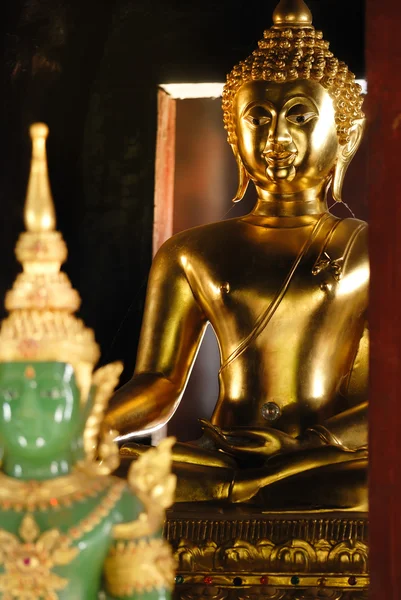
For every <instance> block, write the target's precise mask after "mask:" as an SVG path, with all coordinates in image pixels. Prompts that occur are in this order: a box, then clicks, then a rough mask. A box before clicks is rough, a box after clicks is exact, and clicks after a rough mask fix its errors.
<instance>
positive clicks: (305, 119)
mask: <svg viewBox="0 0 401 600" xmlns="http://www.w3.org/2000/svg"><path fill="white" fill-rule="evenodd" d="M312 119H317V114H316V113H315V112H313V111H311V110H310V109H308V108H306V107H304V106H302V105H297V106H293V107H292V108H291V109H290V110H289V111H288V114H287V121H289V122H290V123H294V124H295V125H305V124H306V123H309V121H312Z"/></svg>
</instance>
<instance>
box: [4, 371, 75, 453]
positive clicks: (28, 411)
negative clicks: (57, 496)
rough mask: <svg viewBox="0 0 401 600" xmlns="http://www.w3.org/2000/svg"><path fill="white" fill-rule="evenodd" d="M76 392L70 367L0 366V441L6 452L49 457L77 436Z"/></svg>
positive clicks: (67, 445)
mask: <svg viewBox="0 0 401 600" xmlns="http://www.w3.org/2000/svg"><path fill="white" fill-rule="evenodd" d="M81 408H82V407H81V399H80V390H79V387H78V385H77V380H76V377H75V374H74V369H73V367H72V366H71V365H70V364H67V363H62V362H56V361H49V362H42V361H39V362H32V361H15V362H8V363H0V438H1V442H2V445H3V447H4V451H5V453H6V454H8V453H12V454H13V455H18V456H21V457H23V458H32V459H37V458H41V457H43V458H49V459H51V458H52V457H54V456H59V455H60V454H62V453H63V452H67V451H68V450H70V449H71V448H72V446H73V444H74V442H75V441H76V439H77V437H78V436H79V434H80V433H81V429H82V424H81V416H82V413H83V412H84V411H82V410H81Z"/></svg>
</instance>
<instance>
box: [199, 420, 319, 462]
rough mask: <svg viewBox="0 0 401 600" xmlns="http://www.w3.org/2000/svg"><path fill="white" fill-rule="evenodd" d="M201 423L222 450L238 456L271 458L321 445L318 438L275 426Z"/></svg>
mask: <svg viewBox="0 0 401 600" xmlns="http://www.w3.org/2000/svg"><path fill="white" fill-rule="evenodd" d="M201 425H202V428H203V429H204V431H205V433H206V434H207V435H208V436H210V437H211V438H212V439H213V440H214V442H215V443H216V444H217V445H218V446H219V448H221V450H223V451H224V452H226V453H227V454H231V455H232V456H236V457H241V456H242V457H246V456H251V455H257V456H264V457H266V458H270V457H271V456H276V455H277V454H289V453H293V452H298V451H301V450H305V449H307V448H312V447H315V446H316V445H321V443H320V442H319V440H318V439H317V438H316V439H314V438H305V439H302V438H294V437H292V436H290V435H288V434H287V433H284V432H283V431H279V430H278V429H273V428H262V427H254V428H251V429H249V428H246V427H233V428H232V429H221V428H220V427H217V426H216V425H212V424H211V423H209V422H208V421H204V420H201Z"/></svg>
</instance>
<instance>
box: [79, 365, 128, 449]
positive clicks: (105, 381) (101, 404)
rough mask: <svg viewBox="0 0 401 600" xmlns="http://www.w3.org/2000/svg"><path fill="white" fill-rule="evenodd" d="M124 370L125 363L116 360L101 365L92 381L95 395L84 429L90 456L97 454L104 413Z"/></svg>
mask: <svg viewBox="0 0 401 600" xmlns="http://www.w3.org/2000/svg"><path fill="white" fill-rule="evenodd" d="M122 370H123V364H122V363H121V362H115V363H110V364H108V365H105V366H104V367H101V368H100V369H98V370H97V371H95V372H94V374H93V379H92V383H93V386H94V388H95V390H94V394H95V395H94V401H93V406H92V409H91V412H90V415H89V417H88V420H87V421H86V426H85V431H84V448H85V453H86V456H87V457H88V458H94V457H95V455H96V450H97V446H98V442H99V433H100V430H101V425H102V421H103V418H104V414H105V412H106V409H107V405H108V402H109V400H110V398H111V395H112V393H113V391H114V389H115V387H116V386H117V384H118V381H119V379H120V375H121V373H122Z"/></svg>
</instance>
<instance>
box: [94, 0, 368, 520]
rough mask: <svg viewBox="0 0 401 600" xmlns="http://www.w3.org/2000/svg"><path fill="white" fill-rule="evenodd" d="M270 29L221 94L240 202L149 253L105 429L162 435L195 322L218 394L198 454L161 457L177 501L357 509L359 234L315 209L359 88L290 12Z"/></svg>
mask: <svg viewBox="0 0 401 600" xmlns="http://www.w3.org/2000/svg"><path fill="white" fill-rule="evenodd" d="M273 21H274V24H273V26H272V27H271V28H270V29H268V30H267V31H265V32H264V37H263V39H262V40H261V41H260V42H259V44H258V48H257V49H256V50H255V51H254V52H253V53H252V55H251V56H250V57H248V58H247V59H246V60H245V61H243V62H241V63H240V64H239V65H237V66H236V67H234V69H233V70H232V71H231V73H230V74H229V75H228V77H227V82H226V85H225V88H224V92H223V112H224V123H225V128H226V130H227V132H228V141H229V143H230V145H231V148H232V150H233V152H234V156H235V159H236V162H237V165H238V173H239V185H238V191H237V193H236V196H235V199H234V201H235V202H236V201H239V200H241V198H242V197H243V195H244V194H245V191H246V189H247V186H248V184H249V182H250V181H252V183H253V184H254V185H255V187H256V191H257V197H258V200H257V203H256V205H255V207H254V209H253V210H252V212H251V213H249V214H248V215H246V216H245V217H241V218H235V219H231V220H227V221H223V222H219V223H212V224H209V225H205V226H201V227H196V228H194V229H190V230H187V231H183V232H181V233H179V234H177V235H174V236H173V237H172V238H171V239H169V240H168V241H167V242H166V243H165V244H164V245H163V246H162V248H161V249H160V250H159V252H158V254H157V256H156V257H155V259H154V262H153V266H152V269H151V274H150V279H149V284H148V293H147V302H146V308H145V314H144V320H143V326H142V333H141V339H140V345H139V351H138V358H137V364H136V369H135V373H134V376H133V378H132V379H131V380H130V381H129V382H128V383H127V384H126V385H124V386H123V387H122V388H121V389H120V390H119V391H118V392H117V393H116V394H115V396H114V399H113V400H112V402H111V408H110V410H109V412H108V414H107V416H106V422H107V424H108V426H110V427H112V428H113V429H115V430H117V431H119V433H120V435H121V436H125V435H127V434H131V435H132V436H137V435H144V434H146V433H150V432H152V431H154V430H156V429H158V428H159V427H161V426H163V425H164V424H165V423H166V422H167V421H168V420H169V419H170V418H171V416H172V415H173V413H174V411H175V410H176V408H177V406H178V404H179V402H180V399H181V397H182V394H183V390H184V388H185V385H186V382H187V380H188V377H189V374H190V372H191V367H192V364H193V362H194V360H195V358H196V354H197V350H198V348H199V345H200V343H201V341H202V336H203V333H204V331H205V328H206V326H207V324H208V323H210V325H211V326H212V327H213V330H214V332H215V334H216V337H217V340H218V344H219V348H220V356H221V367H220V372H219V383H220V394H219V398H218V401H217V405H216V407H215V410H214V413H213V415H212V417H211V421H210V423H209V422H206V421H205V422H203V423H202V425H203V431H204V435H203V436H202V438H201V439H200V440H198V441H196V442H193V443H187V444H182V443H181V444H180V443H177V444H176V445H175V447H174V458H175V469H176V472H177V474H178V490H177V501H202V500H224V501H229V502H245V501H252V502H254V503H256V504H261V505H262V506H263V507H264V508H268V509H277V508H279V509H286V508H293V509H298V508H315V509H323V508H334V509H346V510H350V509H359V510H365V509H366V507H367V500H366V479H365V472H366V463H367V375H368V365H367V363H368V361H367V359H368V333H367V326H366V310H367V304H368V279H369V263H368V251H367V225H366V223H364V222H362V221H359V220H358V219H355V218H344V219H341V218H338V217H336V216H334V215H332V214H331V213H330V212H329V211H328V208H327V196H328V193H329V190H330V188H331V190H332V195H333V197H334V199H335V200H336V201H338V202H341V192H342V185H343V180H344V176H345V173H346V170H347V168H348V166H349V164H350V162H351V160H352V158H353V156H354V154H355V152H356V151H357V149H358V146H359V144H360V141H361V138H362V134H363V129H364V115H363V113H362V111H361V106H362V102H363V99H362V95H361V88H360V86H359V85H358V84H357V83H356V82H355V77H354V75H353V74H352V73H351V72H350V71H349V70H348V68H347V66H346V65H345V64H344V63H343V62H340V61H339V60H337V58H335V57H334V56H333V53H332V52H330V50H329V44H328V42H326V41H324V40H323V36H322V33H321V32H320V31H316V30H315V29H314V27H313V26H312V15H311V13H310V11H309V9H308V8H307V6H306V5H305V3H304V2H303V0H281V2H279V4H278V6H277V8H276V10H275V12H274V15H273ZM195 410H196V407H195ZM143 451H144V449H143V448H142V447H141V446H139V445H138V444H133V443H131V442H130V441H127V440H126V441H125V443H124V445H123V446H122V448H121V454H122V456H123V457H125V460H129V459H132V458H135V457H137V456H138V455H139V454H141V453H142V452H143Z"/></svg>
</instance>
